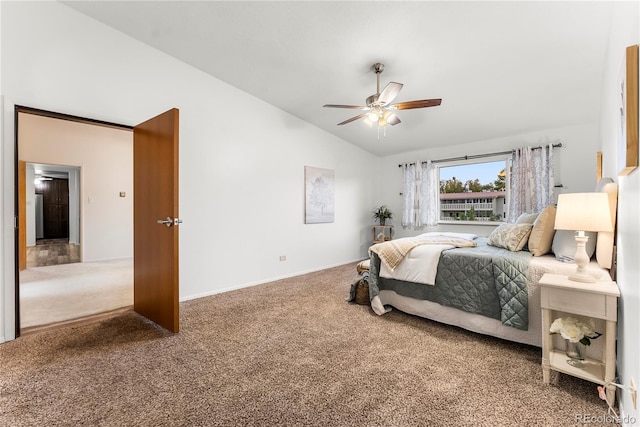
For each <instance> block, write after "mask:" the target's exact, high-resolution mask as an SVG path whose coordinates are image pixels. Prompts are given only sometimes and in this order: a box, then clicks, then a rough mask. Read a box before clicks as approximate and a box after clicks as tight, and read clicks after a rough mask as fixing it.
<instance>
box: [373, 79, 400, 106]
mask: <svg viewBox="0 0 640 427" xmlns="http://www.w3.org/2000/svg"><path fill="white" fill-rule="evenodd" d="M402 86H404V85H403V84H402V83H396V82H389V84H387V85H386V86H385V87H384V89H382V92H380V96H378V102H379V103H380V104H382V105H387V104H389V103H390V102H391V101H393V100H394V99H395V98H396V96H398V94H399V93H400V89H402Z"/></svg>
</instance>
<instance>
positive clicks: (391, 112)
mask: <svg viewBox="0 0 640 427" xmlns="http://www.w3.org/2000/svg"><path fill="white" fill-rule="evenodd" d="M371 69H372V70H373V71H374V72H375V73H376V93H375V94H374V95H371V96H370V97H368V98H367V99H366V101H365V103H366V104H367V105H366V106H359V105H340V104H325V105H323V107H329V108H350V109H353V110H362V111H364V112H363V113H360V114H358V115H357V116H354V117H351V118H350V119H347V120H345V121H343V122H340V123H338V126H342V125H346V124H347V123H351V122H354V121H356V120H359V119H362V118H365V120H366V121H367V122H368V124H370V125H372V126H373V125H374V124H377V125H378V128H384V127H385V126H387V125H391V126H395V125H397V124H398V123H400V118H399V117H398V116H397V115H396V114H395V111H396V110H410V109H413V108H425V107H436V106H438V105H440V104H441V103H442V99H422V100H419V101H408V102H398V103H396V104H391V101H393V100H394V99H395V98H396V96H398V94H399V93H400V90H401V89H402V86H403V84H402V83H396V82H390V83H389V84H387V85H386V86H385V87H384V89H382V92H380V74H381V73H382V72H383V71H384V64H381V63H379V62H378V63H375V64H373V66H372V67H371Z"/></svg>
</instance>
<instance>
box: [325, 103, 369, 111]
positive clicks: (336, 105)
mask: <svg viewBox="0 0 640 427" xmlns="http://www.w3.org/2000/svg"><path fill="white" fill-rule="evenodd" d="M323 107H328V108H351V109H352V110H368V109H369V107H362V106H360V105H341V104H324V105H323Z"/></svg>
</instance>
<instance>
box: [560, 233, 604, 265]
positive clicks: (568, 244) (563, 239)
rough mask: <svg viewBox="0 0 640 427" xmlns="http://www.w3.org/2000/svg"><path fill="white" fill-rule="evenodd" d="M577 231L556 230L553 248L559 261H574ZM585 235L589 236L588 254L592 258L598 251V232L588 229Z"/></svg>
mask: <svg viewBox="0 0 640 427" xmlns="http://www.w3.org/2000/svg"><path fill="white" fill-rule="evenodd" d="M575 235H576V232H575V231H571V230H556V234H555V236H553V244H552V245H551V250H552V251H553V253H554V254H555V256H556V259H557V260H558V261H562V262H573V257H575V256H576V239H575ZM585 235H587V236H589V240H588V241H587V244H586V245H585V246H586V250H587V256H588V257H589V258H591V257H592V256H593V253H594V252H595V251H596V239H597V236H598V233H596V232H595V231H586V232H585Z"/></svg>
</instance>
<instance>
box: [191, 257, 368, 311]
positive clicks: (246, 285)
mask: <svg viewBox="0 0 640 427" xmlns="http://www.w3.org/2000/svg"><path fill="white" fill-rule="evenodd" d="M360 261H362V258H358V259H354V260H352V261H347V262H340V263H337V264H332V265H328V266H325V267H319V268H313V269H309V270H303V271H298V272H295V273H291V274H285V275H282V276H275V277H270V278H268V279H264V280H258V281H255V282H248V283H242V284H239V285H235V286H229V287H226V288H222V289H214V290H212V291H207V292H202V293H199V294H195V295H189V296H185V297H181V298H180V302H185V301H189V300H192V299H198V298H204V297H208V296H211V295H217V294H221V293H224V292H231V291H236V290H238V289H244V288H249V287H251V286H257V285H263V284H265V283H269V282H275V281H276V280H282V279H288V278H290V277H296V276H302V275H303V274H309V273H315V272H316V271H321V270H326V269H328V268H334V267H339V266H341V265H345V264H351V263H356V262H360ZM353 274H354V277H355V276H356V272H355V269H354V273H353Z"/></svg>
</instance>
